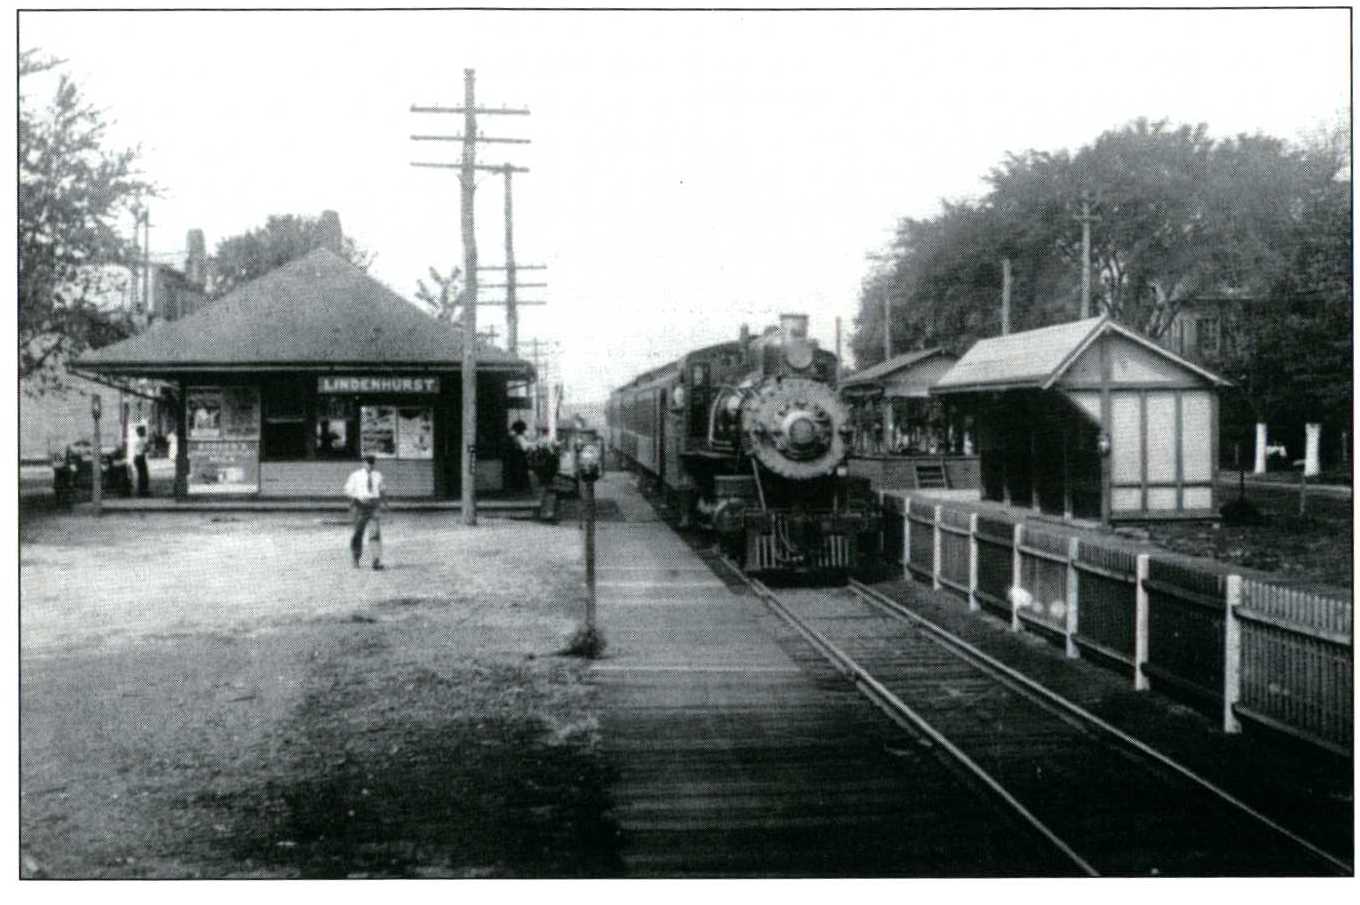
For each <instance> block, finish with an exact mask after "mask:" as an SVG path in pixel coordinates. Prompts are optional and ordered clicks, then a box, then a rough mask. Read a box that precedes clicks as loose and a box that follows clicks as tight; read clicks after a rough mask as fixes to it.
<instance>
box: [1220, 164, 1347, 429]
mask: <svg viewBox="0 0 1360 905" xmlns="http://www.w3.org/2000/svg"><path fill="white" fill-rule="evenodd" d="M1304 158H1305V161H1306V165H1307V169H1308V170H1309V172H1310V173H1311V175H1312V176H1313V185H1312V187H1311V189H1310V190H1309V191H1308V192H1307V193H1306V194H1305V195H1304V196H1303V197H1302V198H1300V199H1299V201H1298V204H1299V208H1298V216H1297V218H1296V222H1295V223H1294V225H1293V227H1292V229H1291V230H1290V232H1289V234H1288V235H1287V236H1286V237H1285V239H1284V241H1282V242H1281V243H1280V244H1279V246H1278V249H1276V250H1273V251H1272V254H1278V255H1280V256H1281V258H1282V259H1283V260H1282V263H1281V265H1280V266H1279V267H1278V268H1277V273H1276V274H1275V278H1274V279H1273V280H1272V281H1271V282H1270V284H1269V285H1268V286H1267V287H1266V288H1265V290H1264V292H1263V293H1262V295H1261V297H1260V298H1258V299H1256V300H1255V301H1253V302H1252V303H1250V304H1243V305H1242V306H1241V310H1240V311H1239V312H1238V316H1237V317H1235V318H1234V320H1233V323H1232V325H1231V330H1230V332H1231V335H1232V337H1233V340H1234V342H1233V344H1232V346H1231V348H1230V350H1229V354H1228V356H1227V357H1226V358H1225V361H1224V363H1223V368H1224V371H1225V373H1226V375H1227V376H1228V377H1229V378H1231V379H1232V380H1233V381H1234V382H1235V383H1236V384H1237V385H1238V386H1239V387H1240V388H1241V390H1242V391H1243V394H1244V396H1245V398H1246V399H1247V400H1248V402H1249V403H1250V404H1251V407H1252V409H1253V411H1254V413H1255V416H1256V420H1258V421H1260V422H1263V423H1272V424H1280V425H1281V426H1285V427H1299V428H1301V426H1302V424H1303V423H1304V422H1305V421H1317V422H1322V423H1325V424H1328V425H1330V426H1331V427H1332V429H1333V431H1340V430H1345V429H1347V426H1348V424H1349V422H1350V419H1351V400H1352V395H1353V388H1352V379H1351V364H1352V351H1353V350H1352V330H1353V312H1352V273H1353V270H1352V247H1353V246H1352V226H1351V181H1350V177H1349V172H1348V170H1349V160H1348V158H1347V156H1346V151H1345V149H1344V148H1343V149H1341V150H1340V151H1338V150H1337V149H1336V148H1335V147H1334V146H1330V143H1328V144H1322V145H1316V144H1315V145H1314V146H1313V147H1311V148H1308V149H1306V150H1305V152H1304Z"/></svg>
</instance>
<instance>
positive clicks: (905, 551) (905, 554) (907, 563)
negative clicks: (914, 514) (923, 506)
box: [902, 496, 916, 581]
mask: <svg viewBox="0 0 1360 905" xmlns="http://www.w3.org/2000/svg"><path fill="white" fill-rule="evenodd" d="M902 577H903V578H910V579H911V580H912V581H915V580H916V579H915V578H914V577H913V576H912V574H911V497H909V496H903V497H902Z"/></svg>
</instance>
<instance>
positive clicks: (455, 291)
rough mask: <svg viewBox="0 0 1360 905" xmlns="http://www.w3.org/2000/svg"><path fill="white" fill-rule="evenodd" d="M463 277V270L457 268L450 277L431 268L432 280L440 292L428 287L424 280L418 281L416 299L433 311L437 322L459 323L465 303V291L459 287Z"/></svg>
mask: <svg viewBox="0 0 1360 905" xmlns="http://www.w3.org/2000/svg"><path fill="white" fill-rule="evenodd" d="M462 275H463V270H462V268H460V267H456V266H455V267H454V268H453V269H452V270H450V271H449V275H448V276H444V275H443V274H442V273H440V272H439V271H437V270H435V269H434V268H433V267H431V268H430V279H431V280H433V281H434V285H435V286H436V287H437V288H438V290H439V291H438V292H435V291H433V290H431V289H430V287H429V286H426V285H425V281H424V280H416V298H417V299H419V300H420V301H422V302H424V303H425V304H427V305H429V306H430V307H431V308H432V309H433V310H432V311H431V313H432V314H433V315H434V316H435V319H436V320H441V321H444V322H446V323H456V322H457V320H458V318H459V316H460V314H461V311H460V307H461V305H462V302H463V290H462V289H461V288H460V287H459V280H460V277H462Z"/></svg>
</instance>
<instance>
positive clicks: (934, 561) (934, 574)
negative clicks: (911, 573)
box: [930, 504, 944, 591]
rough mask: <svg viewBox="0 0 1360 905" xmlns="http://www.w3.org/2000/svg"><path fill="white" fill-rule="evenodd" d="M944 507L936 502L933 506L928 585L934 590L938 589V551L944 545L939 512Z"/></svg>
mask: <svg viewBox="0 0 1360 905" xmlns="http://www.w3.org/2000/svg"><path fill="white" fill-rule="evenodd" d="M943 509H944V507H943V506H940V505H939V504H936V506H935V529H934V541H935V544H934V550H933V551H932V552H931V563H930V586H931V587H932V588H934V589H935V590H937V591H938V590H939V589H940V552H941V548H942V547H943V546H944V544H943V541H942V540H941V538H940V512H941V511H943Z"/></svg>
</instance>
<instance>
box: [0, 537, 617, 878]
mask: <svg viewBox="0 0 1360 905" xmlns="http://www.w3.org/2000/svg"><path fill="white" fill-rule="evenodd" d="M384 533H385V535H386V550H385V556H384V560H385V561H386V562H387V563H388V565H389V569H388V570H387V571H385V572H373V571H371V570H369V569H367V568H365V569H363V570H361V571H357V570H354V569H352V568H351V566H350V563H349V553H348V549H347V540H348V529H347V527H346V525H345V524H344V522H343V520H342V519H340V518H338V517H321V516H318V515H288V516H267V515H246V514H238V515H231V516H216V517H214V516H208V515H202V514H187V513H185V514H178V513H177V514H166V515H143V516H140V517H139V516H125V515H111V516H105V517H104V518H102V519H98V520H96V519H94V518H90V517H85V516H78V515H64V514H49V513H44V514H36V515H34V514H30V515H28V516H26V517H25V518H24V519H23V521H22V522H21V526H20V534H21V548H20V556H21V577H20V584H21V592H22V595H23V596H22V602H21V609H20V640H21V651H20V681H21V688H20V732H21V736H20V757H21V762H20V781H21V786H20V844H21V849H22V874H23V875H24V876H30V877H54V878H58V877H60V878H73V877H94V878H171V877H178V878H185V877H204V878H219V877H258V878H290V877H309V878H328V877H445V876H455V877H481V876H491V877H501V876H523V877H544V876H550V877H572V876H608V875H610V874H612V873H614V872H616V866H617V857H616V854H615V850H616V833H615V831H614V828H613V826H612V824H611V823H610V822H609V819H608V802H607V801H606V800H605V791H604V790H605V789H607V786H608V781H609V775H608V768H607V766H606V765H605V764H604V763H603V762H602V761H601V759H600V757H599V756H598V754H597V737H596V735H597V729H596V722H595V719H594V717H593V715H592V701H591V697H590V692H589V689H588V688H587V687H586V686H585V685H583V684H582V682H581V674H582V671H583V668H584V665H583V663H582V662H581V661H579V660H576V659H574V658H570V657H565V656H561V655H559V653H558V652H559V651H560V650H561V649H562V648H563V647H564V646H565V644H566V642H567V639H568V638H569V637H570V635H571V634H572V632H573V631H574V630H575V629H576V627H577V625H578V622H579V620H580V618H581V614H582V612H583V611H582V605H583V602H582V597H581V595H582V593H583V583H582V566H581V556H580V552H581V546H580V545H581V539H580V535H579V533H578V532H577V530H576V528H575V525H574V524H573V523H570V522H565V523H563V525H561V526H558V527H551V526H543V525H538V524H534V523H531V522H516V521H508V520H504V521H498V520H491V519H483V520H482V521H481V524H480V525H479V526H477V527H476V528H473V529H468V528H464V527H462V526H461V525H459V524H458V523H457V521H456V517H455V516H451V515H449V514H428V515H426V514H414V513H413V514H402V515H399V516H397V517H393V518H390V519H388V520H387V522H386V524H385V526H384Z"/></svg>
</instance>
